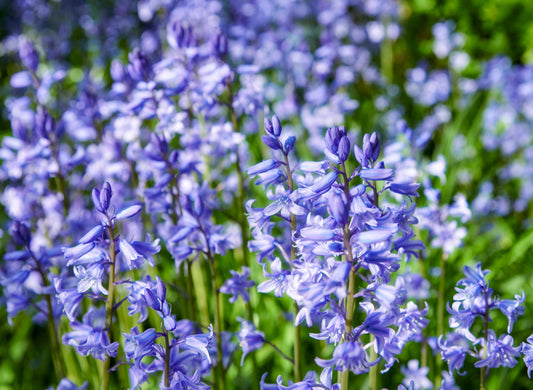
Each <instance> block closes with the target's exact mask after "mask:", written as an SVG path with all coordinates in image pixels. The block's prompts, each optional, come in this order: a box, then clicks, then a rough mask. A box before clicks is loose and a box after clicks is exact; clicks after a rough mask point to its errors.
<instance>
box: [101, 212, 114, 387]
mask: <svg viewBox="0 0 533 390" xmlns="http://www.w3.org/2000/svg"><path fill="white" fill-rule="evenodd" d="M107 221H108V227H107V233H108V235H109V259H110V264H109V283H108V286H107V291H108V294H107V300H106V303H105V326H106V330H107V334H108V335H111V323H112V322H113V306H114V304H115V301H114V299H115V298H114V297H115V258H116V252H115V235H114V233H113V228H112V226H113V225H112V224H111V221H110V220H109V218H108V219H107ZM110 367H111V356H107V359H106V360H104V361H103V362H102V386H101V390H108V389H109V380H110V374H111V373H110V371H109V369H110Z"/></svg>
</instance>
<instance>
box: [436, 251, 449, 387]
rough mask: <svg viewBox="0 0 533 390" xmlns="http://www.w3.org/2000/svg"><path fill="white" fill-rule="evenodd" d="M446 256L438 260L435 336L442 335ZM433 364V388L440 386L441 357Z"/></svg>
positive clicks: (443, 255)
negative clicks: (438, 275)
mask: <svg viewBox="0 0 533 390" xmlns="http://www.w3.org/2000/svg"><path fill="white" fill-rule="evenodd" d="M447 258H448V256H447V255H446V254H445V253H443V254H442V256H441V259H440V269H441V272H440V284H439V298H438V299H439V301H438V306H437V310H438V311H437V334H438V335H442V334H443V333H444V306H445V305H444V301H445V289H446V259H447ZM436 359H437V360H436V362H435V388H438V387H439V386H440V382H441V381H442V376H441V370H442V357H441V356H439V355H437V358H436Z"/></svg>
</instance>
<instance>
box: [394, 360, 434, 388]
mask: <svg viewBox="0 0 533 390" xmlns="http://www.w3.org/2000/svg"><path fill="white" fill-rule="evenodd" d="M401 370H402V374H403V375H404V376H405V378H404V380H403V381H402V383H403V384H404V385H405V386H410V384H411V383H412V384H413V385H412V386H413V389H414V390H421V389H432V388H433V383H431V381H430V380H429V379H428V378H427V374H428V373H429V367H419V362H418V360H409V362H408V363H407V367H402V368H401Z"/></svg>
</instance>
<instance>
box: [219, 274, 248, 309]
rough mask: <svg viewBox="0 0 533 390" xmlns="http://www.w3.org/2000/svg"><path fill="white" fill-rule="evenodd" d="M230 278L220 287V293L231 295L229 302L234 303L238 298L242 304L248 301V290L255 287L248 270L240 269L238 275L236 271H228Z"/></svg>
mask: <svg viewBox="0 0 533 390" xmlns="http://www.w3.org/2000/svg"><path fill="white" fill-rule="evenodd" d="M230 273H231V275H232V276H231V278H230V279H227V280H226V281H225V282H224V284H223V285H222V286H221V287H220V292H221V293H223V294H231V295H232V296H231V297H230V299H229V301H230V302H231V303H235V301H237V299H238V298H239V296H241V297H242V300H243V301H244V302H248V301H249V300H250V294H249V292H248V289H250V288H252V287H253V286H254V285H255V282H254V281H253V280H250V279H249V278H250V268H248V267H242V273H241V274H239V273H238V272H237V271H233V270H230Z"/></svg>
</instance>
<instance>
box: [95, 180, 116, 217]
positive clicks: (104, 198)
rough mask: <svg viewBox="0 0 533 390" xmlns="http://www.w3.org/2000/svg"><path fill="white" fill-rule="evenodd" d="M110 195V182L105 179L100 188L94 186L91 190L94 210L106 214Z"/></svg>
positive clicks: (111, 194) (111, 193) (111, 192)
mask: <svg viewBox="0 0 533 390" xmlns="http://www.w3.org/2000/svg"><path fill="white" fill-rule="evenodd" d="M112 196H113V190H112V189H111V184H109V182H107V181H106V182H105V183H104V185H103V186H102V190H99V189H98V188H94V189H93V192H92V198H93V203H94V207H96V210H98V211H99V212H100V213H102V214H107V210H108V209H109V203H110V201H111V197H112Z"/></svg>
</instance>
